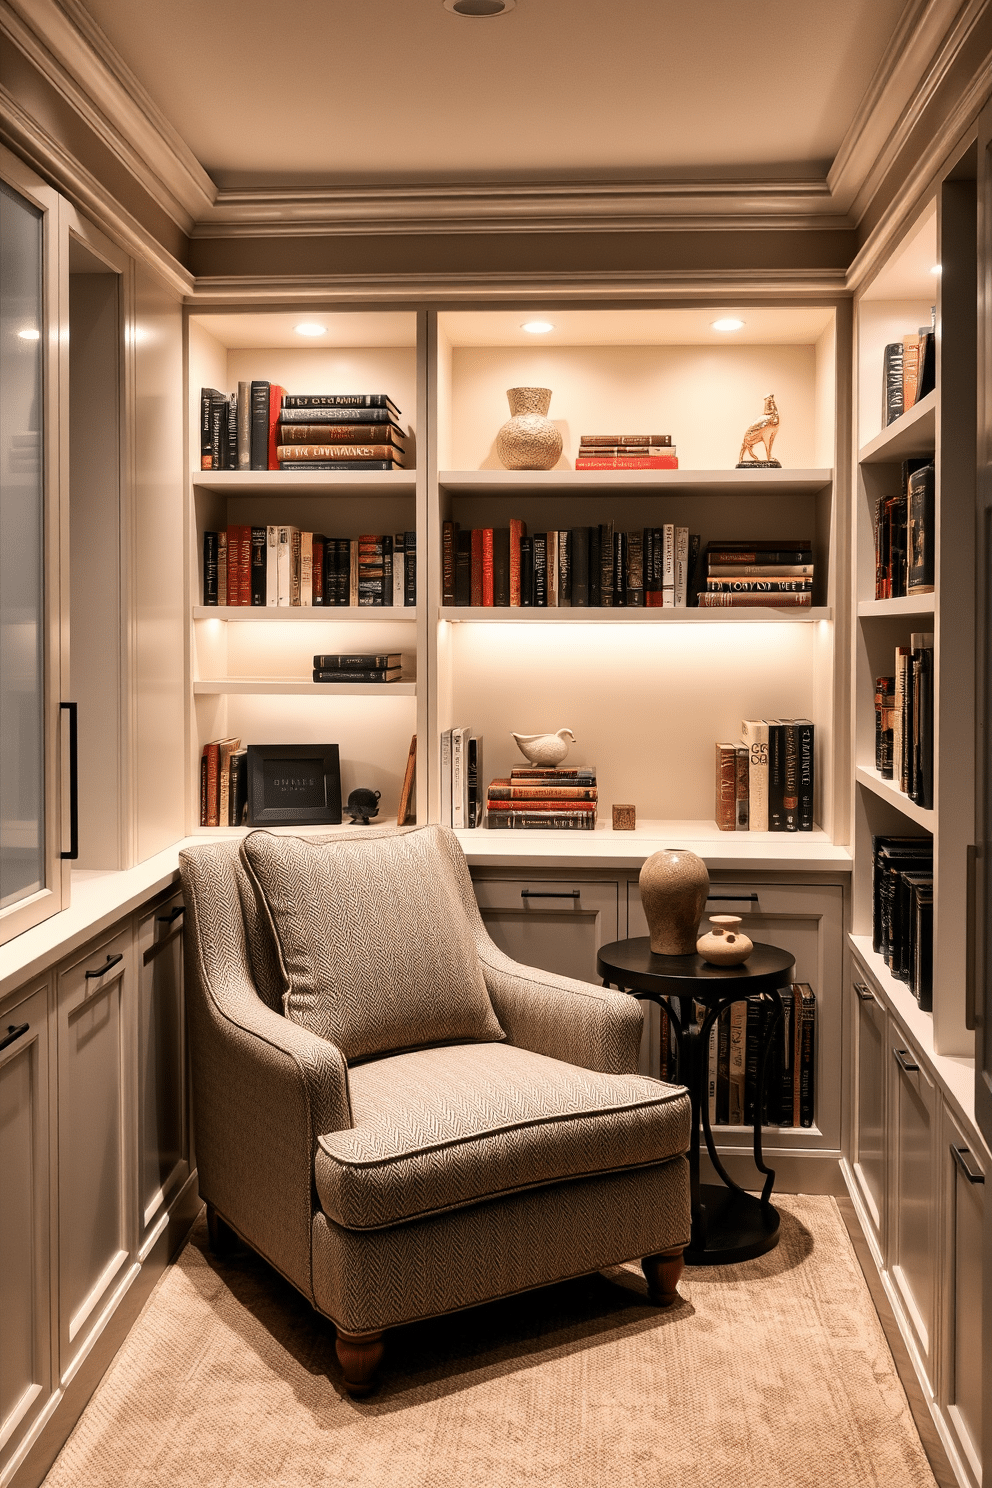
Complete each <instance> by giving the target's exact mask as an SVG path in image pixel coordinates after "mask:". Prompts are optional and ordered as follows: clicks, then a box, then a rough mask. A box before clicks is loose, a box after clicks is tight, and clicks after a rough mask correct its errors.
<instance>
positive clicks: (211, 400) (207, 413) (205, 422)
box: [200, 388, 224, 825]
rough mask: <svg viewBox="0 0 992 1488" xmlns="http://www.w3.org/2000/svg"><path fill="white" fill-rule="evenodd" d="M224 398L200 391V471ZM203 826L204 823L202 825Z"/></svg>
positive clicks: (208, 458) (210, 460) (206, 466)
mask: <svg viewBox="0 0 992 1488" xmlns="http://www.w3.org/2000/svg"><path fill="white" fill-rule="evenodd" d="M223 397H224V394H223V393H222V392H219V391H218V389H217V388H201V389H200V469H201V470H216V469H217V466H216V465H215V464H214V442H213V409H214V404H215V403H219V402H220V401H221V400H222V399H223ZM201 825H202V823H201Z"/></svg>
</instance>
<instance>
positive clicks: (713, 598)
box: [698, 537, 813, 609]
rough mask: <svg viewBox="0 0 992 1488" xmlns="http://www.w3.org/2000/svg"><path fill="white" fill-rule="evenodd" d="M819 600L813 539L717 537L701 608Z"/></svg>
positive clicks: (799, 604)
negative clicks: (815, 589) (815, 593)
mask: <svg viewBox="0 0 992 1488" xmlns="http://www.w3.org/2000/svg"><path fill="white" fill-rule="evenodd" d="M812 603H813V552H812V544H811V543H810V541H809V539H808V538H801V539H794V538H774V537H773V538H767V539H762V540H760V541H755V540H753V539H747V540H742V541H740V542H737V541H734V542H711V543H710V544H709V545H708V547H707V549H706V589H705V592H704V593H701V594H700V596H699V600H698V604H699V606H700V608H703V609H712V608H724V607H729V608H734V609H736V608H738V607H747V606H755V605H776V606H788V607H789V608H792V609H801V608H808V607H809V606H810V605H812Z"/></svg>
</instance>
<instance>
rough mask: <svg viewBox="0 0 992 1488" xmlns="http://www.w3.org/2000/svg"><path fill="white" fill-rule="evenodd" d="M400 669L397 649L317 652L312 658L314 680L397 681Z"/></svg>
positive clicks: (401, 657) (400, 662) (401, 666)
mask: <svg viewBox="0 0 992 1488" xmlns="http://www.w3.org/2000/svg"><path fill="white" fill-rule="evenodd" d="M402 673H403V654H402V652H400V651H381V652H367V651H366V652H348V653H346V654H342V653H340V652H335V653H333V654H328V653H326V652H318V654H317V655H316V656H315V657H314V659H313V680H314V681H315V682H398V681H399V680H400V677H401V676H402Z"/></svg>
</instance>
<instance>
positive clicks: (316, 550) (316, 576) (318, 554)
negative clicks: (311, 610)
mask: <svg viewBox="0 0 992 1488" xmlns="http://www.w3.org/2000/svg"><path fill="white" fill-rule="evenodd" d="M326 541H327V539H326V538H324V537H322V536H321V535H320V533H318V532H315V533H314V535H313V603H314V604H315V605H322V604H323V603H324V543H325V542H326Z"/></svg>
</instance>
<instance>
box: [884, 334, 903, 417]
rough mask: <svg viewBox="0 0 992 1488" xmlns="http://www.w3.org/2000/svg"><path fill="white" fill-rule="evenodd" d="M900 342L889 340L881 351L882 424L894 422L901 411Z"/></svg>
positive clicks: (901, 356)
mask: <svg viewBox="0 0 992 1488" xmlns="http://www.w3.org/2000/svg"><path fill="white" fill-rule="evenodd" d="M902 361H903V353H902V342H901V341H891V342H890V343H889V345H888V346H887V347H886V348H885V350H884V351H883V352H882V426H883V428H887V427H888V426H889V424H891V423H894V422H895V420H896V419H897V418H899V416H900V415H901V413H902V411H903V400H902Z"/></svg>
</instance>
